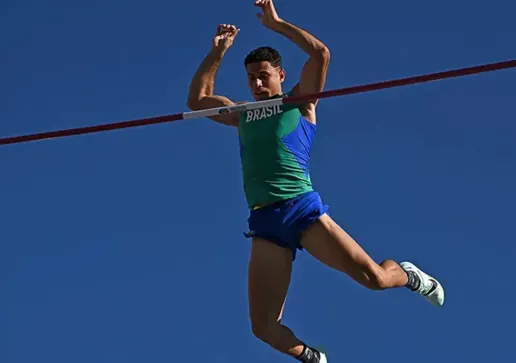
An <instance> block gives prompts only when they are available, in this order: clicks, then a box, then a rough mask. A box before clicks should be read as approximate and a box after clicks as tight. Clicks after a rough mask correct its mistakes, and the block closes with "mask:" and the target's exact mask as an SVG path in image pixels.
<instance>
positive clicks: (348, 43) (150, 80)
mask: <svg viewBox="0 0 516 363" xmlns="http://www.w3.org/2000/svg"><path fill="white" fill-rule="evenodd" d="M276 7H277V10H278V12H279V14H280V16H282V17H284V18H285V19H286V20H288V21H291V22H293V23H295V24H297V25H301V26H302V27H304V28H306V29H307V30H309V31H311V32H313V33H314V34H315V35H316V36H318V37H319V38H320V39H321V40H323V41H324V42H325V43H326V44H327V45H328V47H329V48H330V49H331V52H332V62H331V66H330V70H329V76H328V77H329V78H328V81H327V89H334V88H341V87H345V86H351V85H357V84H362V83H369V82H375V81H381V80H386V79H392V78H397V77H405V76H412V75H417V74H421V73H430V72H436V71H441V70H448V69H453V68H460V67H468V66H473V65H477V64H483V63H491V62H497V61H503V60H508V59H514V58H515V57H516V51H515V48H514V38H515V36H516V24H515V23H514V13H515V12H516V3H515V2H514V1H509V0H498V1H490V2H487V1H475V0H473V1H470V2H468V6H467V7H465V2H463V1H455V2H449V1H443V0H436V1H433V2H431V3H429V2H425V3H418V2H413V1H403V0H402V1H397V2H384V1H378V0H373V1H367V2H358V1H357V2H340V1H339V2H337V1H319V2H316V3H314V2H311V1H308V0H298V1H295V2H294V1H291V0H290V1H287V0H276ZM0 9H1V11H0V30H1V31H0V45H1V48H2V67H1V69H0V84H1V85H2V86H1V87H0V100H2V101H1V107H0V119H1V122H0V137H6V136H14V135H19V134H25V133H32V132H40V131H48V130H55V129H61V128H71V127H79V126H87V125H93V124H99V123H105V122H114V121H120V120H128V119H136V118H142V117H148V116H154V115H161V114H170V113H177V112H182V111H186V110H187V109H186V105H185V101H186V95H187V89H188V85H189V82H190V77H191V76H192V75H193V73H194V72H195V69H196V67H197V65H198V64H199V63H200V62H201V60H202V58H203V57H204V55H205V54H206V52H207V51H208V49H209V46H210V42H211V38H212V36H213V33H214V31H215V29H216V26H217V24H218V23H234V24H235V25H237V26H238V27H240V28H241V29H242V30H241V32H240V34H239V36H238V38H237V40H236V42H235V44H234V46H233V48H232V49H231V50H230V51H229V52H228V53H227V56H226V59H225V60H224V63H223V64H222V66H221V68H220V71H219V74H218V78H217V82H216V91H217V92H218V93H223V94H225V95H227V96H229V97H230V98H232V99H234V100H235V101H241V100H249V99H250V94H249V92H248V90H247V88H246V82H245V73H244V68H243V66H242V61H243V58H244V56H245V54H246V53H247V52H248V51H249V50H251V49H252V48H254V47H256V46H259V45H265V44H266V45H272V46H274V47H277V48H278V49H279V50H280V51H281V52H282V54H283V57H284V60H285V65H286V67H287V82H286V86H287V87H291V86H292V85H293V84H295V83H296V82H297V77H298V76H299V71H300V69H301V66H302V65H303V63H304V61H305V60H306V56H305V55H304V54H303V53H302V52H301V51H300V50H298V49H297V47H296V46H295V45H294V44H292V43H291V42H290V41H289V40H288V39H284V38H282V37H281V36H279V35H277V34H274V33H271V32H270V31H268V30H267V29H265V28H263V27H262V26H261V24H260V23H259V21H258V20H257V18H256V17H255V13H256V12H257V9H255V8H254V6H253V1H241V0H228V1H225V2H223V3H221V2H214V1H207V0H199V1H189V2H175V1H163V0H148V1H146V2H143V1H141V2H138V1H118V0H117V1H105V2H100V1H88V2H86V1H73V2H70V1H58V0H48V1H46V2H36V1H29V0H18V1H12V0H4V1H2V3H1V5H0ZM515 84H516V71H515V70H506V71H499V72H494V73H489V74H481V75H476V76H472V77H466V78H460V79H454V80H448V81H441V82H436V83H429V84H423V85H417V86H410V87H405V88H398V89H391V90H384V91H380V92H373V93H367V94H361V95H354V96H349V97H336V98H331V99H325V100H323V101H321V103H320V105H319V114H318V115H319V116H318V120H319V126H318V136H317V141H316V143H315V145H314V150H313V168H312V170H313V171H312V179H313V181H314V183H315V186H316V188H317V190H318V191H319V192H320V193H321V195H322V196H323V198H324V200H325V202H326V203H328V204H329V205H330V206H331V213H332V216H333V217H334V218H335V219H336V220H337V221H338V222H339V223H341V225H342V226H343V228H345V229H346V230H348V232H349V233H351V234H352V235H353V236H354V237H355V238H356V239H357V240H358V241H359V242H360V243H362V244H363V246H364V247H365V248H366V250H367V251H369V252H370V253H371V255H372V256H373V257H374V258H375V259H378V260H379V261H380V260H382V259H384V258H394V259H397V260H405V259H409V260H411V261H414V262H416V263H417V264H419V265H420V266H421V267H422V268H424V269H426V270H427V271H429V272H430V273H432V274H434V275H435V276H436V277H438V278H439V279H440V280H441V282H442V283H443V284H444V286H445V288H446V291H447V301H446V304H445V306H444V307H443V308H442V309H436V308H434V307H433V306H431V305H429V304H427V303H426V302H425V301H424V300H423V299H421V298H419V297H418V296H415V295H414V294H411V293H410V292H409V291H407V290H405V289H400V290H395V291H388V292H371V291H367V290H365V289H363V288H361V287H360V286H358V285H356V284H355V283H353V282H352V281H350V279H349V278H347V277H346V276H344V275H341V274H339V273H337V272H334V271H332V270H330V269H328V268H326V267H324V266H322V265H320V264H319V263H317V262H316V261H315V260H314V259H312V258H311V257H310V256H309V255H307V254H306V253H301V254H299V257H298V259H297V261H296V264H295V269H294V275H293V283H292V287H291V290H290V295H289V299H288V303H287V310H286V313H285V322H286V323H287V324H288V325H289V326H290V327H291V328H293V329H294V330H295V331H296V333H297V334H298V335H299V336H300V337H301V338H303V339H305V340H306V341H307V342H309V343H310V344H314V345H322V346H324V347H326V349H327V350H328V352H329V358H330V362H332V363H335V362H354V363H374V362H382V363H391V362H392V363H394V362H399V361H400V360H409V361H417V362H418V363H429V362H436V361H439V362H468V363H485V362H494V361H500V360H505V361H507V358H508V356H510V355H511V354H512V347H511V343H512V339H511V338H510V336H511V335H512V336H513V335H514V328H513V327H514V325H515V324H516V314H515V313H514V299H515V298H516V295H515V292H514V289H511V285H512V286H513V284H514V281H513V275H514V272H515V269H514V260H515V258H516V248H515V240H514V223H515V221H516V213H515V209H514V205H515V203H516V188H515V187H514V186H515V185H516V143H515V142H514V140H515V138H516V126H515V124H514V104H513V103H512V104H511V102H514V100H515V99H516V87H515ZM238 157H239V154H238V141H237V138H236V134H235V132H234V130H232V129H230V128H226V127H223V126H220V125H218V124H215V123H213V122H211V121H209V120H207V119H197V120H190V121H182V122H177V123H173V124H163V125H157V126H149V127H142V128H135V129H128V130H121V131H114V132H106V133H99V134H94V135H85V136H77V137H70V138H63V139H54V140H46V141H41V142H34V143H28V144H20V145H11V146H4V147H1V148H0V167H1V170H2V175H1V178H0V274H1V275H0V284H1V285H0V360H1V361H2V362H5V363H28V362H36V361H37V362H39V363H47V362H49V363H71V362H73V363H91V362H106V363H107V362H109V363H112V362H113V363H114V362H117V363H118V362H124V363H137V362H138V363H140V362H177V361H188V362H207V361H210V362H214V363H226V362H246V363H259V362H271V361H274V362H277V363H280V362H285V363H287V362H291V361H293V360H292V359H290V358H288V357H283V356H281V355H280V354H279V353H276V352H274V351H272V350H271V349H269V348H268V347H267V346H265V345H264V344H262V343H260V342H259V341H257V340H256V339H255V338H254V337H253V336H252V334H251V330H250V325H249V320H248V316H247V312H248V310H247V296H246V268H247V261H248V256H249V247H250V245H249V241H248V240H246V239H244V237H243V235H242V232H243V231H245V230H246V226H247V225H246V219H247V210H246V204H245V200H244V195H243V192H242V186H241V179H240V169H239V158H238ZM511 281H512V282H511Z"/></svg>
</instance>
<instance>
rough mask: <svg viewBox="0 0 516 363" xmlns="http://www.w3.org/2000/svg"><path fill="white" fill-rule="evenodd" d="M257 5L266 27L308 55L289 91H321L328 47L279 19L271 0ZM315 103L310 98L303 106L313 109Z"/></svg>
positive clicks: (263, 0)
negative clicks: (296, 81)
mask: <svg viewBox="0 0 516 363" xmlns="http://www.w3.org/2000/svg"><path fill="white" fill-rule="evenodd" d="M257 5H258V6H260V7H262V9H263V12H264V14H263V15H262V14H259V17H260V20H262V23H263V24H264V25H265V26H266V27H268V28H269V29H271V30H273V31H275V32H277V33H279V34H281V35H283V36H285V37H287V38H289V39H290V40H292V41H293V42H294V43H296V44H297V45H298V46H299V47H300V48H301V49H302V50H303V51H304V52H305V53H307V54H308V55H309V57H310V58H309V59H308V61H307V62H306V63H305V65H304V66H303V70H302V71H301V77H300V80H299V83H298V84H297V85H296V86H295V87H294V88H293V89H292V91H291V92H293V93H294V94H296V95H301V94H309V93H316V92H320V91H322V90H323V89H324V85H325V83H326V74H327V71H328V65H329V63H330V51H329V49H328V47H327V46H326V45H324V43H322V42H321V41H320V40H319V39H317V38H316V37H314V36H313V35H312V34H310V33H308V32H307V31H305V30H303V29H301V28H300V27H298V26H295V25H293V24H291V23H289V22H287V21H285V20H284V19H281V18H280V17H279V16H278V14H277V13H276V10H275V9H274V4H273V3H272V0H261V1H257ZM316 104H317V100H310V102H308V103H307V105H305V107H306V106H307V107H308V110H313V108H314V107H315V105H316Z"/></svg>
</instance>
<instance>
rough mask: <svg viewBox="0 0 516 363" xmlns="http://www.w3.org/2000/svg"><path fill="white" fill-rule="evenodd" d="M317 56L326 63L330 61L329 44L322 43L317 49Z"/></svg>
mask: <svg viewBox="0 0 516 363" xmlns="http://www.w3.org/2000/svg"><path fill="white" fill-rule="evenodd" d="M317 57H318V58H319V59H320V60H321V61H322V62H324V63H326V64H328V63H330V50H329V49H328V47H327V46H325V45H322V46H321V47H320V48H319V49H318V51H317Z"/></svg>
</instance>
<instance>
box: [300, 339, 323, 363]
mask: <svg viewBox="0 0 516 363" xmlns="http://www.w3.org/2000/svg"><path fill="white" fill-rule="evenodd" d="M295 358H296V359H297V360H298V361H300V362H302V363H319V361H320V358H321V354H320V353H319V351H318V350H316V349H314V348H312V347H309V346H307V345H306V344H304V343H303V352H302V353H301V354H300V355H299V356H297V357H295Z"/></svg>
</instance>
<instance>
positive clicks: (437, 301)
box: [400, 262, 444, 306]
mask: <svg viewBox="0 0 516 363" xmlns="http://www.w3.org/2000/svg"><path fill="white" fill-rule="evenodd" d="M400 266H401V268H402V269H403V270H405V271H413V272H415V273H416V275H418V276H419V279H420V280H421V285H419V289H417V290H416V292H417V293H418V294H420V295H421V296H423V297H424V298H425V299H427V300H428V301H429V302H430V303H432V304H433V305H436V306H442V305H443V304H444V289H443V287H442V286H441V284H440V283H439V281H437V279H435V278H434V277H432V276H430V275H428V274H426V273H424V272H423V271H421V269H419V268H418V267H416V266H415V265H414V264H413V263H410V262H402V263H400Z"/></svg>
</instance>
